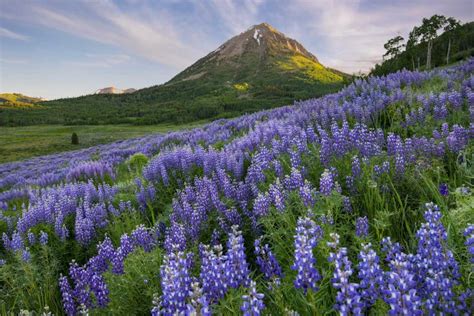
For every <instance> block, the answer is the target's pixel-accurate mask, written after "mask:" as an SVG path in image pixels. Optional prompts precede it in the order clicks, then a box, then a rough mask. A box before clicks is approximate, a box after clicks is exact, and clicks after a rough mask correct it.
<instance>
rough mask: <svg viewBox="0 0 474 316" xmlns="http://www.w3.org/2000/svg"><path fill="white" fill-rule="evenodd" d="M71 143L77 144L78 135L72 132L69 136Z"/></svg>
mask: <svg viewBox="0 0 474 316" xmlns="http://www.w3.org/2000/svg"><path fill="white" fill-rule="evenodd" d="M71 144H73V145H79V136H77V134H76V133H72V136H71Z"/></svg>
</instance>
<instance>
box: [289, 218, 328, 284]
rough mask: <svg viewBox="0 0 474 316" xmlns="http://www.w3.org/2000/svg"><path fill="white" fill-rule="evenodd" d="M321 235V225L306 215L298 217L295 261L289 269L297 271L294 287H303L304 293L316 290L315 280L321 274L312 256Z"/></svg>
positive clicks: (317, 279) (318, 278)
mask: <svg viewBox="0 0 474 316" xmlns="http://www.w3.org/2000/svg"><path fill="white" fill-rule="evenodd" d="M322 235H323V231H322V229H321V227H320V226H318V225H316V223H315V222H314V221H313V220H312V219H310V218H308V217H304V218H299V219H298V223H297V226H296V235H295V236H294V238H295V258H294V260H295V261H294V263H293V265H292V266H291V269H292V270H295V271H297V275H296V279H295V281H294V284H295V287H296V288H297V289H299V288H301V289H303V291H304V292H305V293H306V292H307V291H308V289H311V290H313V291H317V290H318V286H317V282H318V281H319V280H320V279H321V276H320V274H319V272H318V270H316V267H315V264H316V258H314V255H313V249H314V247H316V245H317V243H318V240H319V239H320V238H321V237H322Z"/></svg>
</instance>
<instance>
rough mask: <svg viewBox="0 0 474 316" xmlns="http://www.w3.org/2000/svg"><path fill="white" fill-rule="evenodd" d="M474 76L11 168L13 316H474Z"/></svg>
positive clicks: (410, 79)
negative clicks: (50, 315)
mask: <svg viewBox="0 0 474 316" xmlns="http://www.w3.org/2000/svg"><path fill="white" fill-rule="evenodd" d="M473 139H474V59H471V60H468V61H466V62H464V63H461V64H458V65H455V66H452V67H450V68H444V69H437V70H433V71H430V72H410V71H400V72H397V73H393V74H390V75H387V76H386V77H369V78H367V79H365V80H358V81H355V82H354V83H352V84H351V85H349V86H347V87H346V88H344V89H343V90H342V91H340V92H338V93H336V94H331V95H327V96H325V97H322V98H318V99H311V100H307V101H301V102H296V103H295V104H294V105H292V106H286V107H282V108H278V109H273V110H269V111H263V112H258V113H254V114H251V115H246V116H242V117H239V118H237V119H232V120H218V121H214V122H213V123H210V124H208V125H205V126H203V127H200V128H195V129H192V130H187V131H181V132H173V133H169V134H165V135H150V136H146V137H142V138H138V139H129V140H126V141H122V142H116V143H113V144H109V145H101V146H96V147H91V148H88V149H83V150H79V151H73V152H65V153H61V154H56V155H50V156H43V157H38V158H33V159H30V160H27V161H23V162H16V163H8V164H3V165H0V234H1V235H2V242H1V243H0V313H2V314H6V315H9V314H11V315H16V314H18V313H20V312H22V313H28V312H34V314H35V315H37V314H46V315H47V314H49V313H50V314H54V315H62V314H66V315H79V314H83V315H87V314H89V315H149V314H152V315H210V314H215V315H239V314H243V315H260V314H262V315H323V314H324V315H337V314H340V315H361V314H364V315H387V314H389V315H469V314H472V311H473V310H474V291H473V288H474V273H473V272H474V270H473V267H474V225H473V224H474V193H473V190H474V141H473Z"/></svg>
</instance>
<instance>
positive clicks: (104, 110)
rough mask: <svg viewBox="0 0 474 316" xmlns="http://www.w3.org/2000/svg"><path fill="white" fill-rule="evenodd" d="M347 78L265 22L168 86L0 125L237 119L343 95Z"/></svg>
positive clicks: (77, 101)
mask: <svg viewBox="0 0 474 316" xmlns="http://www.w3.org/2000/svg"><path fill="white" fill-rule="evenodd" d="M347 77H348V76H346V75H345V74H343V73H341V72H339V71H336V70H332V69H329V68H326V67H324V66H323V65H322V64H321V63H320V62H319V61H318V59H317V58H316V57H315V56H314V55H313V54H311V53H310V52H308V51H307V50H306V49H305V48H304V47H303V46H302V45H301V44H300V43H298V42H297V41H296V40H294V39H290V38H288V37H286V36H285V35H284V34H282V33H280V32H279V31H277V30H275V29H274V28H273V27H271V26H270V25H268V24H266V23H262V24H259V25H255V26H253V27H251V28H250V29H248V30H247V31H245V32H243V33H241V34H239V35H237V36H235V37H233V38H231V39H230V40H228V41H227V42H225V43H224V44H223V45H221V46H220V47H219V48H218V49H216V50H215V51H213V52H211V53H210V54H208V55H207V56H205V57H203V58H201V59H200V60H198V61H197V62H196V63H194V64H193V65H191V66H190V67H188V68H187V69H185V70H184V71H183V72H181V73H179V74H177V75H176V76H175V77H174V78H172V79H171V80H170V81H169V82H167V83H165V84H163V85H158V86H153V87H150V88H145V89H141V90H138V91H136V92H134V93H130V94H123V95H111V94H106V95H88V96H83V97H79V98H68V99H59V100H54V101H49V102H44V103H42V105H44V109H42V110H34V111H3V113H2V115H1V117H0V125H25V124H26V125H27V124H38V123H55V124H104V123H105V124H113V123H134V124H155V123H160V122H173V123H182V122H189V121H195V120H198V119H208V118H218V117H231V116H236V115H239V114H241V113H245V112H254V111H257V110H261V109H264V108H270V107H275V106H281V105H285V104H289V103H292V102H293V101H294V100H298V99H306V98H309V97H317V96H321V95H324V94H327V93H330V92H334V91H337V90H339V89H340V88H341V87H342V86H343V84H344V81H345V79H346V78H347Z"/></svg>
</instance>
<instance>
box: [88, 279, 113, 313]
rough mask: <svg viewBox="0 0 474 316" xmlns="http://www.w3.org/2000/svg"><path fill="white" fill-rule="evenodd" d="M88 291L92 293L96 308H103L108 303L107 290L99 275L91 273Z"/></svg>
mask: <svg viewBox="0 0 474 316" xmlns="http://www.w3.org/2000/svg"><path fill="white" fill-rule="evenodd" d="M89 286H90V290H91V291H92V293H94V297H95V299H96V303H97V306H98V307H105V306H107V304H108V303H109V300H110V299H109V290H108V288H107V284H106V283H105V279H104V277H103V276H102V275H101V274H99V273H93V274H92V277H91V280H90V285H89Z"/></svg>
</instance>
